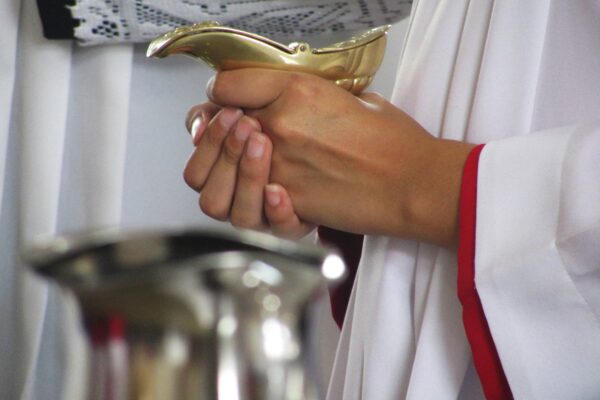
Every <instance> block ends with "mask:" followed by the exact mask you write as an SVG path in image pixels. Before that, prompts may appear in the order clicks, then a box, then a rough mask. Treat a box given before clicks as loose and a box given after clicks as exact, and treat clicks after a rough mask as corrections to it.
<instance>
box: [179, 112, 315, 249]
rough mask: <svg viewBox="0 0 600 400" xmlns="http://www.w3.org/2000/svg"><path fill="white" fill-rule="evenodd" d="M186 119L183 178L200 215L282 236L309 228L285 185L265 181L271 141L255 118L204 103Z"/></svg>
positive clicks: (300, 235) (305, 231) (294, 236)
mask: <svg viewBox="0 0 600 400" xmlns="http://www.w3.org/2000/svg"><path fill="white" fill-rule="evenodd" d="M186 125H187V128H188V130H189V131H190V133H191V134H192V137H193V142H194V145H195V146H196V148H195V150H194V153H193V154H192V156H191V157H190V160H189V162H188V164H187V166H186V168H185V171H184V179H185V181H186V182H187V183H188V185H190V186H191V187H192V188H193V189H195V190H197V191H198V192H201V197H200V207H201V209H202V210H203V212H204V213H205V214H206V215H208V216H210V217H213V218H215V219H218V220H221V221H230V222H231V223H232V225H234V226H236V227H239V228H246V229H255V230H267V229H270V230H271V231H272V232H273V233H274V234H276V235H278V236H282V237H286V238H299V237H302V236H304V235H306V234H307V233H308V232H310V230H312V226H310V225H309V224H306V223H304V222H302V221H300V220H299V219H298V216H297V215H296V214H295V213H294V209H293V205H292V202H291V199H290V198H289V195H288V193H287V191H286V190H285V189H284V188H283V187H281V186H280V185H276V184H275V185H268V183H269V182H268V178H269V172H270V159H271V149H272V144H271V141H270V140H269V138H268V137H267V136H265V135H264V134H262V133H261V132H260V130H261V127H260V124H259V123H258V122H257V121H256V120H255V119H253V118H250V117H248V116H245V115H243V113H242V111H241V110H239V109H235V108H221V107H220V106H217V105H216V104H213V103H204V104H201V105H198V106H195V107H193V108H192V109H191V110H190V111H189V112H188V116H187V118H186Z"/></svg>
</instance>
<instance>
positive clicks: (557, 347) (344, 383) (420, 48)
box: [328, 0, 600, 400]
mask: <svg viewBox="0 0 600 400" xmlns="http://www.w3.org/2000/svg"><path fill="white" fill-rule="evenodd" d="M393 100H394V102H395V104H396V105H397V106H399V107H400V108H402V109H403V110H405V111H406V112H408V113H409V114H410V115H412V116H413V117H414V118H415V119H416V120H417V121H419V122H420V123H421V124H422V125H423V126H424V127H425V128H426V129H427V130H428V131H429V132H431V133H432V134H434V135H436V136H441V137H445V138H450V139H457V140H466V141H469V142H471V143H486V144H487V145H486V147H485V148H484V150H483V153H482V156H481V160H480V163H479V178H478V191H477V204H478V206H477V226H476V243H475V246H476V256H475V268H476V272H475V273H476V275H475V281H476V287H477V290H478V293H479V296H480V298H481V301H482V304H483V309H484V312H485V317H486V319H487V321H488V324H489V326H490V330H491V334H492V337H493V340H494V344H495V346H496V348H497V350H498V353H499V356H500V361H501V364H502V367H503V369H504V372H505V374H506V376H507V378H508V381H509V384H510V388H511V391H512V393H513V395H514V397H515V398H517V399H598V398H600V2H598V1H593V0H582V1H562V0H540V1H521V0H498V1H491V0H478V1H476V0H471V1H468V0H462V1H458V0H456V1H454V0H453V1H449V0H446V1H445V0H418V1H415V4H414V6H413V13H412V16H411V22H410V26H409V31H408V36H407V40H406V43H405V48H404V51H403V54H402V58H401V61H400V66H399V71H398V78H397V82H396V88H395V94H394V97H393ZM456 276H457V265H456V256H455V254H454V253H451V252H449V251H446V250H441V249H439V248H436V247H435V246H431V245H426V244H422V243H415V242H410V241H403V240H399V239H395V238H389V237H367V238H366V241H365V245H364V249H363V258H362V260H361V264H360V266H359V271H358V274H357V279H356V282H355V285H354V288H353V292H352V296H351V299H350V304H349V308H348V311H347V314H346V321H345V324H344V327H343V330H342V337H341V341H340V346H339V349H338V355H337V358H336V363H335V367H334V371H333V378H332V382H331V386H330V390H329V396H328V397H329V399H331V400H334V399H345V400H353V399H365V400H388V399H390V400H391V399H404V398H406V399H419V400H420V399H481V398H483V393H482V391H481V387H480V386H479V380H478V378H477V377H476V375H475V372H474V369H473V366H472V358H471V352H470V348H469V345H468V342H467V340H466V337H465V333H464V327H463V324H462V320H461V306H460V304H459V301H458V298H457V292H456Z"/></svg>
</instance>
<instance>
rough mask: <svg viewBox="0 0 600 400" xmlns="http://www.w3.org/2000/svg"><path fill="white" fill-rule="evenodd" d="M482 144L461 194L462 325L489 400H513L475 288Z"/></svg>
mask: <svg viewBox="0 0 600 400" xmlns="http://www.w3.org/2000/svg"><path fill="white" fill-rule="evenodd" d="M482 149H483V145H480V146H477V147H475V148H474V149H473V150H472V151H471V154H469V157H468V159H467V161H466V163H465V168H464V172H463V180H462V187H461V195H460V221H459V235H460V236H459V238H460V239H459V246H458V297H459V299H460V302H461V303H462V306H463V324H464V326H465V331H466V334H467V339H468V340H469V343H470V345H471V351H472V353H473V362H474V364H475V369H476V370H477V374H478V375H479V379H480V380H481V384H482V386H483V391H484V393H485V396H486V398H488V399H494V400H496V399H512V398H513V396H512V393H511V391H510V386H509V385H508V380H507V379H506V375H505V374H504V370H503V369H502V364H501V363H500V357H499V356H498V351H497V350H496V346H495V345H494V340H493V338H492V335H491V332H490V328H489V326H488V323H487V320H486V318H485V313H484V311H483V306H482V305H481V300H480V298H479V294H478V293H477V288H476V287H475V229H476V210H477V169H478V165H479V156H480V154H481V150H482Z"/></svg>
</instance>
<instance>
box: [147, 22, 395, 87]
mask: <svg viewBox="0 0 600 400" xmlns="http://www.w3.org/2000/svg"><path fill="white" fill-rule="evenodd" d="M389 28H390V26H382V27H379V28H375V29H372V30H370V31H367V32H365V33H363V34H362V35H358V36H356V37H353V38H351V39H349V40H347V41H344V42H340V43H336V44H332V45H331V46H327V47H323V48H318V49H312V48H311V46H310V44H308V43H291V44H289V45H284V44H281V43H278V42H276V41H273V40H271V39H269V38H266V37H263V36H259V35H256V34H253V33H250V32H245V31H241V30H238V29H233V28H228V27H225V26H221V25H219V24H218V23H216V22H206V23H202V24H196V25H190V26H184V27H181V28H178V29H175V30H173V31H171V32H168V33H166V34H164V35H162V36H160V37H158V38H156V39H155V40H153V41H152V42H151V43H150V45H149V47H148V51H147V56H148V57H159V58H162V57H167V56H169V55H172V54H185V55H188V56H190V57H192V58H194V59H196V60H198V61H202V62H204V63H206V64H207V65H209V66H210V67H211V68H213V69H215V70H217V71H227V70H234V69H239V68H271V69H278V70H286V71H300V72H306V73H310V74H314V75H318V76H320V77H322V78H325V79H328V80H332V81H334V82H335V83H336V84H338V85H339V86H341V87H343V88H344V89H346V90H349V91H351V92H352V93H355V94H358V93H360V92H362V91H363V90H364V89H365V88H366V87H367V86H368V85H369V84H370V83H371V81H372V80H373V77H374V76H375V73H376V72H377V70H378V69H379V67H380V65H381V62H382V61H383V56H384V54H385V48H386V43H387V31H388V30H389Z"/></svg>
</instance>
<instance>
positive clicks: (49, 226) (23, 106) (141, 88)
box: [0, 0, 405, 399]
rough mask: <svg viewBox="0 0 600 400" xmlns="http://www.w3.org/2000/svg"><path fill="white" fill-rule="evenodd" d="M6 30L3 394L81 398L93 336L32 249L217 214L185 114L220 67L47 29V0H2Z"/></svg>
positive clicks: (0, 23) (397, 38)
mask: <svg viewBox="0 0 600 400" xmlns="http://www.w3.org/2000/svg"><path fill="white" fill-rule="evenodd" d="M404 29H405V26H404V25H402V24H401V25H399V26H398V27H396V28H394V30H393V31H392V34H391V37H392V43H391V44H390V51H389V53H388V59H387V61H386V63H385V67H384V68H383V69H382V72H381V74H380V75H379V76H378V78H377V81H376V83H375V84H374V89H376V90H379V91H380V92H381V93H383V94H384V95H386V96H388V97H389V95H390V92H391V88H392V85H391V84H390V82H392V79H393V76H394V75H395V69H396V64H395V62H394V61H395V60H396V58H397V56H398V53H399V50H400V45H401V42H402V37H403V32H404ZM0 37H2V51H1V52H0V193H1V197H0V398H1V399H58V398H74V399H77V398H80V397H79V396H80V395H79V394H78V393H81V389H82V385H81V382H82V380H81V378H83V376H84V374H85V371H84V370H83V369H82V368H80V367H79V366H80V362H81V352H82V349H83V347H82V346H83V344H82V341H81V337H80V336H77V335H67V332H69V331H73V330H74V329H75V330H76V329H78V327H77V323H76V321H75V320H74V319H73V318H72V315H73V308H74V306H73V303H72V302H70V301H65V299H64V298H63V296H62V295H61V294H60V293H59V292H58V290H56V288H53V287H50V288H49V287H48V286H47V285H46V284H45V283H44V282H42V281H40V280H39V279H37V278H36V277H34V276H33V275H31V274H30V273H29V272H28V271H27V268H26V266H24V265H23V264H22V263H21V262H20V261H19V254H20V252H21V251H22V250H23V249H25V248H26V247H27V245H28V244H31V243H32V242H33V241H35V240H38V239H41V238H46V237H48V236H51V235H55V234H57V233H59V234H62V233H68V232H74V231H82V230H87V229H95V228H104V227H122V228H149V227H167V226H177V225H203V226H210V225H214V224H216V223H215V222H213V221H211V220H210V219H208V218H206V217H205V216H203V215H201V213H200V212H199V209H198V207H197V197H196V194H195V193H193V192H192V191H191V190H189V189H188V188H187V187H186V186H185V184H184V183H183V180H182V178H181V173H182V169H183V166H184V164H185V161H186V159H187V157H188V155H189V153H190V152H191V140H190V138H189V136H188V135H187V134H186V132H185V129H184V121H183V119H184V115H185V112H186V111H187V108H188V107H189V106H190V105H192V104H195V103H197V102H200V101H202V100H203V98H204V84H205V82H206V81H207V79H208V77H209V76H210V74H211V72H210V71H208V70H206V69H203V68H201V67H199V66H198V65H196V64H194V63H193V62H191V61H190V60H188V59H185V58H173V59H166V60H160V61H157V60H147V59H146V58H145V56H144V52H145V49H144V48H143V46H139V47H133V46H131V45H116V46H107V47H96V48H80V47H77V46H73V45H72V43H71V42H57V41H54V42H51V41H47V40H45V39H44V38H43V37H42V34H41V24H40V22H39V18H38V14H37V9H36V5H35V1H34V0H3V1H2V2H0ZM324 308H325V309H327V308H328V307H324ZM319 326H320V329H322V331H323V335H324V336H323V337H324V342H323V343H322V344H321V347H322V352H321V354H322V357H323V364H324V365H326V366H328V365H329V364H330V363H331V357H332V351H333V350H334V348H335V345H334V344H333V342H334V341H335V340H336V336H337V332H336V330H335V329H334V328H333V327H332V323H331V321H329V320H327V319H326V318H325V317H324V318H323V321H322V322H321V323H320V325H319ZM67 342H68V343H69V345H68V346H67V345H66V344H67ZM67 378H69V379H67Z"/></svg>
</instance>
